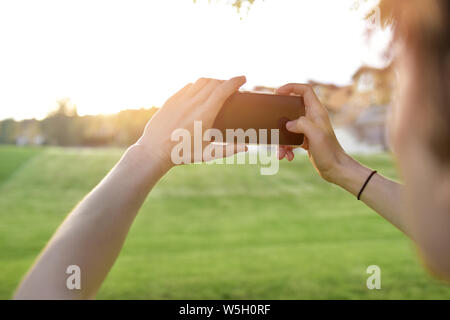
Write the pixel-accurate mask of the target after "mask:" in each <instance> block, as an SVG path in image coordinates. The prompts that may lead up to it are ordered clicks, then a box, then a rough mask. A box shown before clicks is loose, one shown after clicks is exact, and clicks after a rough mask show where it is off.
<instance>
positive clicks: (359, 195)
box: [358, 170, 377, 200]
mask: <svg viewBox="0 0 450 320" xmlns="http://www.w3.org/2000/svg"><path fill="white" fill-rule="evenodd" d="M375 173H377V170H374V171H372V173H371V174H370V175H369V176H368V177H367V180H366V182H364V184H363V186H362V188H361V190H360V191H359V193H358V200H361V199H360V198H361V194H362V193H363V191H364V189H365V188H366V186H367V184H368V183H369V181H370V179H372V177H373V175H374V174H375Z"/></svg>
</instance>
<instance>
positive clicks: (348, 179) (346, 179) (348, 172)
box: [330, 154, 372, 195]
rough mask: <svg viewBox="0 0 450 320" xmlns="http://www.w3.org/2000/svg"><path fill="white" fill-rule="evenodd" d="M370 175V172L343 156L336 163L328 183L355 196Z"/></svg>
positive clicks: (353, 160)
mask: <svg viewBox="0 0 450 320" xmlns="http://www.w3.org/2000/svg"><path fill="white" fill-rule="evenodd" d="M371 173H372V170H370V169H369V168H367V167H365V166H363V165H362V164H360V163H359V162H358V161H356V160H355V159H353V158H352V157H350V156H349V155H347V154H345V155H344V156H343V157H342V158H341V159H340V161H339V162H338V164H337V169H336V171H335V175H334V176H333V178H332V179H331V181H330V182H332V183H334V184H336V185H338V186H340V187H341V188H343V189H345V190H347V191H348V192H350V193H352V194H354V195H357V194H358V192H359V190H360V189H361V186H362V184H363V183H364V181H365V179H366V178H367V177H368V176H369V175H370V174H371Z"/></svg>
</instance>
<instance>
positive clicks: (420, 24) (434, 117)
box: [381, 0, 450, 265]
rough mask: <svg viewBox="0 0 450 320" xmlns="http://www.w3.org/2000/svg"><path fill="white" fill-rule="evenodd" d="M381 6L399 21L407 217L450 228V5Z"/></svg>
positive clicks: (398, 137)
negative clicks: (435, 222)
mask: <svg viewBox="0 0 450 320" xmlns="http://www.w3.org/2000/svg"><path fill="white" fill-rule="evenodd" d="M381 6H382V7H381V9H382V10H387V11H389V12H390V14H391V17H392V18H393V21H394V30H395V31H394V32H395V36H394V45H393V48H394V50H395V51H394V52H395V65H396V67H397V74H398V78H397V84H396V87H397V90H398V92H397V101H396V104H395V116H394V121H393V123H392V128H391V133H392V141H393V146H394V153H395V154H396V158H397V160H398V164H399V167H400V170H401V172H402V176H403V179H404V181H405V184H406V197H407V200H408V205H409V210H408V212H407V213H406V214H408V215H409V216H410V217H411V216H412V217H415V218H413V219H414V224H413V227H415V228H422V229H426V228H427V227H428V223H429V221H431V220H433V219H434V221H436V220H439V221H441V222H442V223H441V224H440V225H441V226H442V227H443V228H446V227H448V225H449V223H450V104H449V102H450V100H449V98H450V51H449V39H450V25H449V7H450V1H448V0H427V1H423V0H409V1H399V0H382V1H381ZM405 218H406V217H405ZM442 231H443V232H444V233H445V232H447V233H448V230H447V231H445V230H442ZM435 234H438V232H436V233H435ZM422 240H423V241H422ZM434 240H438V239H429V238H427V239H425V238H424V239H419V242H423V246H428V244H430V245H429V248H427V250H431V251H432V250H434V249H435V247H434V248H433V245H432V243H436V241H434ZM441 243H442V241H441ZM443 245H448V243H446V242H444V243H443ZM424 251H426V250H424ZM449 265H450V261H449Z"/></svg>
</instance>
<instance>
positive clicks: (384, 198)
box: [277, 84, 409, 234]
mask: <svg viewBox="0 0 450 320" xmlns="http://www.w3.org/2000/svg"><path fill="white" fill-rule="evenodd" d="M277 93H278V94H296V95H300V96H303V99H304V101H305V106H306V115H305V116H304V117H301V118H299V119H297V120H295V121H290V122H288V123H287V124H286V128H287V129H288V130H289V131H291V132H296V133H303V134H304V135H305V141H304V143H303V145H302V148H304V149H305V150H307V152H308V156H309V158H310V160H311V163H312V164H313V166H314V167H315V168H316V170H317V172H318V173H319V175H320V176H321V177H322V178H324V179H325V180H327V181H328V182H331V183H334V184H336V185H338V186H340V187H342V188H344V189H345V190H347V191H348V192H350V193H351V194H353V195H354V196H355V197H356V196H357V195H358V192H359V191H360V190H361V187H362V186H363V184H364V182H365V181H366V179H367V177H368V176H369V175H370V173H371V172H372V170H370V169H369V168H367V167H365V166H363V165H362V164H360V163H359V162H358V161H356V160H354V159H352V158H351V157H350V156H349V155H347V154H346V153H345V151H344V150H343V149H342V147H341V145H340V144H339V142H338V141H337V139H336V136H335V134H334V130H333V127H332V126H331V122H330V119H329V117H328V113H327V110H326V109H325V108H324V107H323V106H322V104H321V103H320V101H319V99H318V98H317V97H316V95H315V93H314V91H313V89H312V88H311V87H310V86H308V85H302V84H287V85H285V86H283V87H281V88H279V89H278V91H277ZM279 152H280V153H279V158H280V159H283V158H284V157H286V158H287V159H288V160H289V161H291V160H292V159H293V158H294V154H293V152H292V148H290V147H281V148H280V151H279ZM402 189H403V186H402V185H400V184H398V183H396V182H394V181H391V180H389V179H387V178H385V177H383V176H381V175H380V174H375V175H374V176H373V177H372V179H371V180H370V181H369V183H368V184H367V186H366V188H365V190H364V192H363V194H362V196H361V200H362V201H363V202H364V203H365V204H367V205H368V206H369V207H371V208H372V209H373V210H375V211H376V212H377V213H378V214H380V215H381V216H382V217H384V218H385V219H386V220H388V221H389V222H391V223H392V224H393V225H395V226H396V227H397V228H399V229H400V230H401V231H403V232H404V233H406V234H408V233H409V232H408V230H407V229H406V226H405V223H404V221H403V219H402V217H401V215H402V211H403V210H402V203H403V201H402V194H403V192H402Z"/></svg>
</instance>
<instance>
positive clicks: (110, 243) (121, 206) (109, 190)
mask: <svg viewBox="0 0 450 320" xmlns="http://www.w3.org/2000/svg"><path fill="white" fill-rule="evenodd" d="M167 170H168V168H165V167H163V166H162V165H161V163H160V161H158V159H157V158H151V155H150V154H148V153H146V152H145V150H144V149H143V147H140V146H134V147H131V148H130V149H128V150H127V152H126V153H125V154H124V156H123V157H122V158H121V160H120V161H119V162H118V164H117V165H116V166H115V167H114V168H113V169H112V170H111V172H110V173H109V174H108V175H107V176H106V177H105V178H104V179H103V180H102V182H101V183H100V184H99V185H98V186H97V187H96V188H94V190H92V191H91V192H90V193H89V194H88V195H87V196H86V198H85V199H84V200H83V201H82V202H81V203H80V204H79V205H78V206H77V207H76V208H75V209H74V210H73V211H72V212H71V213H70V214H69V215H68V217H67V218H66V220H65V221H64V222H63V224H62V225H61V226H60V228H59V229H58V230H57V232H56V233H55V235H54V236H53V238H52V239H51V240H50V242H49V243H48V245H47V246H46V248H45V249H44V251H43V252H42V254H41V255H40V257H39V258H38V260H37V262H36V263H35V265H34V266H33V267H32V269H31V270H30V272H29V273H28V275H27V276H26V277H25V279H24V280H23V282H22V284H21V285H20V287H19V289H18V291H17V293H16V296H15V298H18V299H27V298H31V299H46V298H51V299H72V298H92V297H94V295H95V294H96V292H97V290H98V288H99V287H100V285H101V283H102V282H103V280H104V278H105V277H106V275H107V273H108V272H109V270H110V268H111V267H112V265H113V263H114V261H115V260H116V258H117V256H118V254H119V252H120V249H121V247H122V245H123V242H124V240H125V237H126V235H127V233H128V230H129V228H130V226H131V224H132V222H133V220H134V217H135V216H136V213H137V211H138V210H139V208H140V207H141V205H142V203H143V201H144V200H145V197H146V196H147V194H148V193H149V191H150V190H151V188H152V187H153V186H154V184H155V183H156V182H157V181H158V180H159V178H160V177H161V176H162V175H163V174H164V173H165V172H166V171H167ZM70 265H77V266H79V267H80V270H81V289H80V290H69V289H68V288H67V287H66V280H67V277H68V276H69V275H68V274H66V269H67V267H68V266H70Z"/></svg>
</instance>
